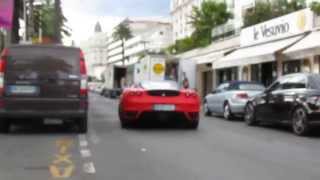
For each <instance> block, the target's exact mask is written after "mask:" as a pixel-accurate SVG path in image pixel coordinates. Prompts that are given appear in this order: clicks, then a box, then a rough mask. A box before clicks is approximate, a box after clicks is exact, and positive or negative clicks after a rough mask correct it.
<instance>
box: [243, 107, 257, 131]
mask: <svg viewBox="0 0 320 180" xmlns="http://www.w3.org/2000/svg"><path fill="white" fill-rule="evenodd" d="M244 121H245V123H246V124H247V125H248V126H256V125H258V121H257V119H256V112H255V109H254V106H253V104H251V103H249V104H247V105H246V107H245V112H244Z"/></svg>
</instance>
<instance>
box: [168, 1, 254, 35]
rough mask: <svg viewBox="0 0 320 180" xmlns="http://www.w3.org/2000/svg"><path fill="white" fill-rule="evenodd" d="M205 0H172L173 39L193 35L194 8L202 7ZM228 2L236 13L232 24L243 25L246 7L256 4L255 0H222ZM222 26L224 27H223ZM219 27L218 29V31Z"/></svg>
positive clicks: (229, 6)
mask: <svg viewBox="0 0 320 180" xmlns="http://www.w3.org/2000/svg"><path fill="white" fill-rule="evenodd" d="M203 1H205V0H171V4H170V15H171V21H172V25H173V40H174V41H176V40H179V39H183V38H185V37H188V36H191V34H192V33H193V32H194V28H193V27H192V25H191V24H190V21H191V18H190V17H191V16H192V8H193V7H200V6H201V4H202V2H203ZM221 1H224V2H226V4H227V6H228V9H229V11H230V12H232V13H233V14H234V19H233V20H232V21H233V22H232V23H229V25H230V24H232V25H235V26H236V27H241V26H242V24H243V18H242V17H243V14H244V13H245V11H246V9H249V8H251V7H253V6H254V3H255V0H238V1H237V0H221ZM221 28H222V27H221ZM218 30H219V29H217V33H218V32H219V31H218Z"/></svg>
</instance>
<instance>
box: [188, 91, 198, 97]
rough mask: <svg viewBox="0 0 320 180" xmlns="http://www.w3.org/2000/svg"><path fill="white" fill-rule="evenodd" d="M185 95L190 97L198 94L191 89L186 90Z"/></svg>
mask: <svg viewBox="0 0 320 180" xmlns="http://www.w3.org/2000/svg"><path fill="white" fill-rule="evenodd" d="M185 95H186V96H187V97H190V98H196V97H197V96H198V95H197V93H196V92H193V91H187V92H186V93H185Z"/></svg>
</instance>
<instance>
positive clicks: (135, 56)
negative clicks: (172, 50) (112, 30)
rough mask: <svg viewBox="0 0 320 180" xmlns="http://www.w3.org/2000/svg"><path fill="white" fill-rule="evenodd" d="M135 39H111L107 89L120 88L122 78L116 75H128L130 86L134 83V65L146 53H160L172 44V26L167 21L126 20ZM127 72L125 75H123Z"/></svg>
mask: <svg viewBox="0 0 320 180" xmlns="http://www.w3.org/2000/svg"><path fill="white" fill-rule="evenodd" d="M122 23H127V24H128V25H129V27H130V30H131V32H132V35H133V38H131V39H129V40H127V41H124V42H122V41H121V40H118V41H115V40H113V38H110V41H109V42H110V43H109V44H108V58H107V59H108V65H107V70H106V82H107V87H109V88H113V87H119V86H120V83H119V82H113V81H120V80H121V77H114V76H115V75H116V74H121V75H123V74H126V75H125V76H126V80H127V83H128V84H132V83H133V82H134V77H133V76H134V66H133V65H134V64H136V63H137V62H138V61H139V59H141V58H142V56H143V54H144V53H148V52H152V53H160V52H161V50H162V49H164V48H166V47H168V46H169V45H171V44H172V42H173V41H172V25H171V23H170V22H169V21H167V20H162V19H161V20H153V19H152V18H151V20H145V19H141V18H140V19H134V20H133V19H126V20H125V21H123V22H122ZM123 71H125V73H122V72H123Z"/></svg>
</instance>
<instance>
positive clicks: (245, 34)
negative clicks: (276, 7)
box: [241, 9, 314, 46]
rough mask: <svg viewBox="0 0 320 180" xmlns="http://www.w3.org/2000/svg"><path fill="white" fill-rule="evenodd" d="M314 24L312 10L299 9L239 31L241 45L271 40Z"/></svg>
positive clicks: (307, 29)
mask: <svg viewBox="0 0 320 180" xmlns="http://www.w3.org/2000/svg"><path fill="white" fill-rule="evenodd" d="M313 26H314V19H313V12H312V11H311V10H310V9H304V10H300V11H297V12H294V13H291V14H288V15H285V16H282V17H278V18H275V19H272V20H270V21H266V22H263V23H260V24H257V25H255V26H251V27H248V28H245V29H243V30H242V31H241V46H249V45H254V44H259V43H263V42H268V41H273V40H276V39H281V38H285V37H289V36H294V35H298V34H301V33H304V32H306V31H309V30H311V29H312V28H313Z"/></svg>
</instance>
